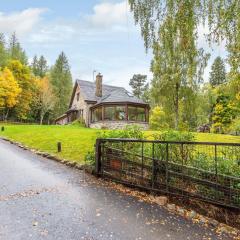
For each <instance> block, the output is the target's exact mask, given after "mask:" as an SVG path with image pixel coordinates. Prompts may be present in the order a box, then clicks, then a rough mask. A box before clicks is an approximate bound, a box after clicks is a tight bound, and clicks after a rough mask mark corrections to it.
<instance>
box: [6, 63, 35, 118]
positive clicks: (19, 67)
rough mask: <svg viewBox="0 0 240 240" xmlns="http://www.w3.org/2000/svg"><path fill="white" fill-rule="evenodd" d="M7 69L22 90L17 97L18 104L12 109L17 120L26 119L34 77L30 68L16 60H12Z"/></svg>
mask: <svg viewBox="0 0 240 240" xmlns="http://www.w3.org/2000/svg"><path fill="white" fill-rule="evenodd" d="M8 68H9V69H10V70H11V71H12V73H13V75H14V77H15V79H16V81H17V83H18V85H19V86H20V88H21V89H22V91H21V93H20V94H19V96H18V100H19V102H18V104H17V105H16V107H15V108H14V109H15V112H16V116H17V118H18V119H27V115H28V113H29V111H30V109H31V103H32V99H33V88H34V77H33V76H32V75H31V71H30V68H29V67H28V66H25V65H23V64H22V63H21V62H20V61H18V60H12V61H11V62H10V63H9V64H8Z"/></svg>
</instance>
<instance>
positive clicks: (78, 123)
mask: <svg viewBox="0 0 240 240" xmlns="http://www.w3.org/2000/svg"><path fill="white" fill-rule="evenodd" d="M71 125H73V126H79V127H86V124H85V121H84V120H83V118H79V119H77V120H75V121H73V122H72V123H71Z"/></svg>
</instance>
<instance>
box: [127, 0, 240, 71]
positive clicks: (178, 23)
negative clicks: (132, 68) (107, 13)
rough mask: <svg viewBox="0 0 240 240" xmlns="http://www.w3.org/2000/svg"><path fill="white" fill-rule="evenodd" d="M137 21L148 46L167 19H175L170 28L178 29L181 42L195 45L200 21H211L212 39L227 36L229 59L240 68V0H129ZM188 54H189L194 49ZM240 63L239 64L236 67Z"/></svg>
mask: <svg viewBox="0 0 240 240" xmlns="http://www.w3.org/2000/svg"><path fill="white" fill-rule="evenodd" d="M129 4H130V7H131V10H132V12H133V14H134V18H135V22H136V23H137V24H139V25H140V27H141V34H142V37H143V39H144V43H145V47H146V48H147V49H149V48H151V47H152V46H153V45H154V42H155V41H156V40H157V36H158V33H159V31H160V29H161V28H162V27H163V25H164V24H165V23H166V21H168V19H173V20H174V21H173V22H172V25H170V26H168V28H167V30H169V31H170V30H171V29H176V31H175V32H176V34H177V36H179V37H180V39H181V45H183V46H186V47H187V46H188V49H189V50H190V49H192V40H193V38H194V35H197V30H198V28H199V25H201V24H205V23H206V22H207V23H208V28H209V32H210V33H209V34H208V40H209V42H210V43H211V42H216V41H220V40H222V39H225V41H226V46H227V47H228V50H229V52H230V56H229V63H230V65H231V66H232V68H233V69H235V70H236V68H239V44H240V41H239V39H240V38H239V34H240V33H239V32H240V31H239V28H240V17H239V12H240V2H239V1H238V0H232V1H222V0H215V1H212V0H206V1H201V0H189V1H187V2H186V1H172V0H166V1H161V0H152V1H151V2H149V0H129ZM186 54H188V55H189V56H190V55H191V52H190V51H188V52H187V53H186ZM236 66H237V67H236Z"/></svg>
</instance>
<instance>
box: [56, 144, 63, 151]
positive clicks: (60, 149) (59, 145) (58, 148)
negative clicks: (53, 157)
mask: <svg viewBox="0 0 240 240" xmlns="http://www.w3.org/2000/svg"><path fill="white" fill-rule="evenodd" d="M57 150H58V152H61V151H62V143H61V142H58V143H57Z"/></svg>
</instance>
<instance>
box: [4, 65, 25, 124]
mask: <svg viewBox="0 0 240 240" xmlns="http://www.w3.org/2000/svg"><path fill="white" fill-rule="evenodd" d="M20 93H21V88H20V87H19V85H18V83H17V81H16V80H15V78H14V76H13V74H12V72H11V71H10V70H9V69H8V68H4V69H3V71H1V72H0V108H1V109H3V119H4V120H6V119H7V117H8V113H9V110H10V109H11V108H13V107H15V106H16V104H17V103H18V96H19V94H20Z"/></svg>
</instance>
